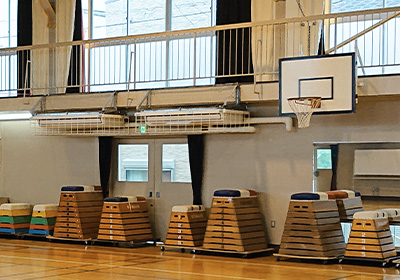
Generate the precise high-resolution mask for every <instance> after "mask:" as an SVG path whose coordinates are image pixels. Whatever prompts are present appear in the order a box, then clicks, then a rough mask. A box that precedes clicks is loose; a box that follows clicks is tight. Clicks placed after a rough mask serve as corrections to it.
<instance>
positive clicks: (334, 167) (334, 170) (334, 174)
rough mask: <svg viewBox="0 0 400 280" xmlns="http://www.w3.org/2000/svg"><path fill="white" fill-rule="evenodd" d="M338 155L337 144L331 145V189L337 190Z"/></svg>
mask: <svg viewBox="0 0 400 280" xmlns="http://www.w3.org/2000/svg"><path fill="white" fill-rule="evenodd" d="M338 156H339V146H338V145H331V162H332V180H331V191H335V190H337V165H338Z"/></svg>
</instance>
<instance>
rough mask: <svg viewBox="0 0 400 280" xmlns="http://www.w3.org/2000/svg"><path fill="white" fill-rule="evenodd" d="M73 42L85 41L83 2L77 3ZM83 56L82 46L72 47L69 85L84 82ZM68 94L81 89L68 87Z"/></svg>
mask: <svg viewBox="0 0 400 280" xmlns="http://www.w3.org/2000/svg"><path fill="white" fill-rule="evenodd" d="M72 40H73V41H81V40H83V25H82V1H81V0H77V1H76V7H75V23H74V34H73V38H72ZM82 54H83V48H82V47H80V46H74V47H72V51H71V63H70V71H69V76H68V85H69V86H71V85H79V84H81V80H82V71H81V69H82V65H81V55H82ZM82 61H83V60H82ZM66 92H67V93H78V92H80V87H68V88H67V90H66Z"/></svg>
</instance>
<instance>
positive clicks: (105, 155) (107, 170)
mask: <svg viewBox="0 0 400 280" xmlns="http://www.w3.org/2000/svg"><path fill="white" fill-rule="evenodd" d="M111 154H112V137H110V136H101V137H99V166H100V184H101V189H102V191H103V195H104V197H108V195H109V193H110V186H109V182H110V176H111Z"/></svg>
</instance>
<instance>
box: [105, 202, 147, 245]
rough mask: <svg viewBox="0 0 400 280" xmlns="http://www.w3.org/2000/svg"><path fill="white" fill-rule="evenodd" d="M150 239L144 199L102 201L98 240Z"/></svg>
mask: <svg viewBox="0 0 400 280" xmlns="http://www.w3.org/2000/svg"><path fill="white" fill-rule="evenodd" d="M152 238H153V235H152V231H151V226H150V219H149V213H148V211H147V202H146V198H145V197H143V196H127V197H108V198H106V199H104V205H103V212H102V214H101V223H100V229H99V235H98V239H101V240H115V241H147V240H151V239H152Z"/></svg>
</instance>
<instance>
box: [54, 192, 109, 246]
mask: <svg viewBox="0 0 400 280" xmlns="http://www.w3.org/2000/svg"><path fill="white" fill-rule="evenodd" d="M102 208H103V194H102V192H101V188H99V187H94V186H66V187H62V188H61V196H60V204H59V207H58V213H57V220H56V226H55V229H54V237H58V238H74V239H91V238H96V237H97V232H98V231H99V224H100V216H101V210H102Z"/></svg>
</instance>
